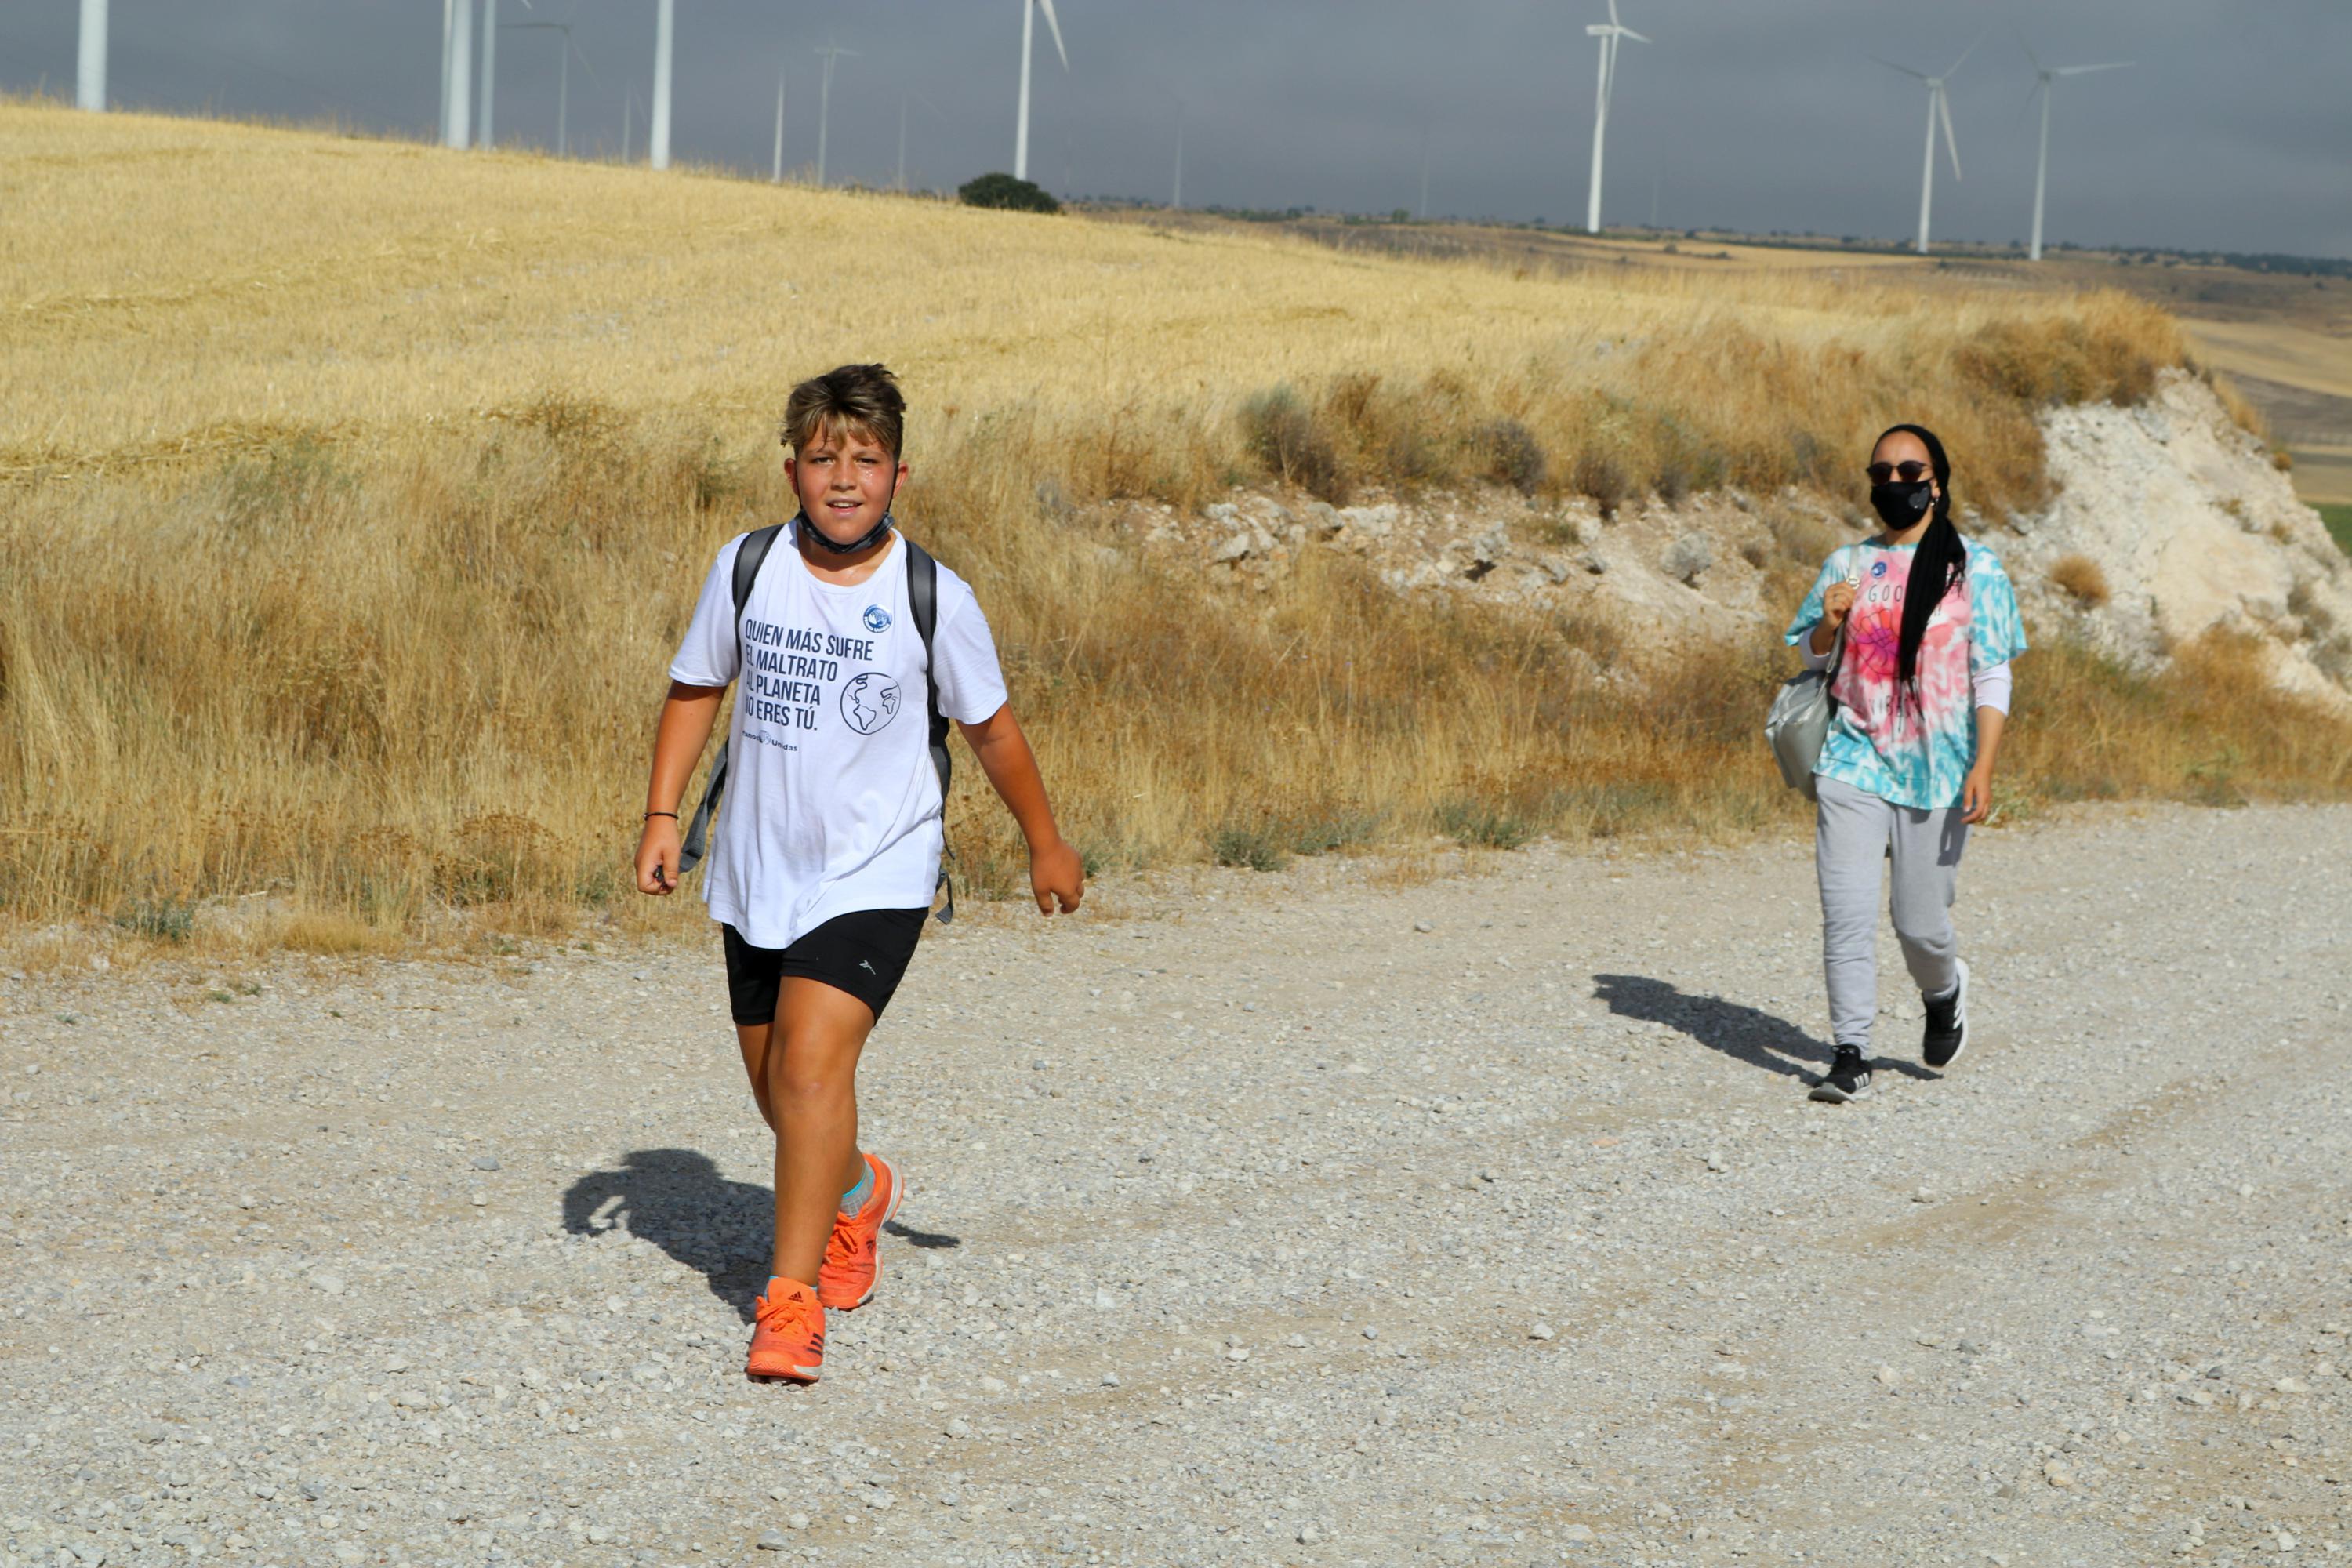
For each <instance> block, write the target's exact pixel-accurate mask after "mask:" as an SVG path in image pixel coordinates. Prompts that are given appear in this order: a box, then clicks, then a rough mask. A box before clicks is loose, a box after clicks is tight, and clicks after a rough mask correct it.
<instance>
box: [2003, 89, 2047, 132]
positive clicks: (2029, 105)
mask: <svg viewBox="0 0 2352 1568" xmlns="http://www.w3.org/2000/svg"><path fill="white" fill-rule="evenodd" d="M2049 90H2050V81H2049V79H2048V78H2046V77H2036V78H2034V79H2033V85H2032V87H2030V88H2027V89H2025V101H2024V102H2023V103H2021V104H2019V105H2018V106H2017V121H2016V123H2015V124H2012V125H2011V127H2010V129H2011V131H2015V130H2016V129H2017V127H2018V126H2019V125H2022V124H2024V123H2025V117H2026V116H2027V115H2029V114H2031V113H2032V112H2033V100H2035V99H2037V98H2039V97H2041V96H2042V94H2043V93H2045V92H2047V91H2049Z"/></svg>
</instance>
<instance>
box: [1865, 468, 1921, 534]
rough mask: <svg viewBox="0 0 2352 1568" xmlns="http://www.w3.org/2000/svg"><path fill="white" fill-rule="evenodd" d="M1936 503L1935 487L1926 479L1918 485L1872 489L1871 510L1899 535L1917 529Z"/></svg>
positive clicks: (1885, 486)
mask: <svg viewBox="0 0 2352 1568" xmlns="http://www.w3.org/2000/svg"><path fill="white" fill-rule="evenodd" d="M1935 503H1936V494H1935V487H1934V486H1933V485H1931V484H1929V483H1928V482H1927V480H1925V479H1921V480H1919V481H1918V482H1917V483H1916V484H1908V485H1873V486H1871V487H1870V507H1871V510H1873V511H1875V512H1876V513H1878V521H1881V522H1883V523H1885V525H1886V526H1887V527H1889V528H1891V529H1893V530H1894V531H1895V532H1897V533H1900V532H1902V531H1904V530H1905V529H1906V528H1915V527H1916V526H1917V525H1918V522H1919V520H1920V519H1921V518H1923V517H1926V516H1927V509H1928V508H1929V507H1931V506H1933V505H1935Z"/></svg>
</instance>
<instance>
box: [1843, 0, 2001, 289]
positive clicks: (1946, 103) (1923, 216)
mask: <svg viewBox="0 0 2352 1568" xmlns="http://www.w3.org/2000/svg"><path fill="white" fill-rule="evenodd" d="M1983 42H1984V35H1983V34H1982V33H1979V34H1978V35H1977V38H1976V43H1975V44H1970V45H1969V47H1967V48H1965V49H1962V50H1961V51H1960V58H1958V59H1956V60H1954V61H1953V62H1952V64H1951V68H1949V69H1948V70H1946V71H1945V72H1944V74H1943V75H1942V76H1929V75H1927V73H1926V72H1924V71H1915V70H1913V69H1912V68H1910V67H1909V66H1898V65H1896V64H1895V62H1894V61H1893V60H1887V59H1879V58H1878V57H1877V56H1876V55H1873V56H1871V57H1870V58H1872V59H1874V60H1878V63H1879V64H1880V65H1883V66H1885V67H1886V68H1887V69H1889V70H1898V71H1901V72H1902V73H1903V74H1904V75H1905V76H1907V77H1916V79H1919V80H1921V81H1924V82H1926V83H1927V165H1926V167H1925V168H1923V169H1921V170H1920V172H1919V254H1920V255H1922V256H1925V255H1927V213H1928V208H1929V206H1930V205H1931V204H1932V203H1933V201H1934V199H1935V195H1936V121H1938V120H1941V121H1943V122H1944V151H1945V152H1947V153H1950V154H1951V156H1952V178H1954V179H1956V180H1957V179H1958V178H1959V177H1960V144H1959V142H1958V141H1956V140H1955V139H1954V138H1953V136H1952V99H1951V95H1950V94H1949V93H1948V92H1946V91H1945V90H1944V84H1945V83H1946V82H1947V81H1949V80H1950V79H1952V76H1953V75H1954V73H1956V72H1957V71H1958V69H1959V68H1960V67H1961V66H1963V65H1965V64H1967V63H1968V58H1969V56H1970V55H1972V54H1975V53H1976V52H1977V44H1981V43H1983Z"/></svg>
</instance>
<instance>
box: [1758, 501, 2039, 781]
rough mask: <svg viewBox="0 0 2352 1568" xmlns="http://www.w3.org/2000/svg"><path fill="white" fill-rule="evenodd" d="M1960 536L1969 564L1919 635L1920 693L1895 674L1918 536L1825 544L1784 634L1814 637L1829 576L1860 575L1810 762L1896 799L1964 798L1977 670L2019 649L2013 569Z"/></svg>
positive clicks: (1973, 743) (1973, 740)
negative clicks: (1822, 731)
mask: <svg viewBox="0 0 2352 1568" xmlns="http://www.w3.org/2000/svg"><path fill="white" fill-rule="evenodd" d="M1914 549H1915V547H1914V546H1912V545H1908V544H1901V545H1884V544H1876V543H1862V544H1849V545H1845V546H1843V548H1840V549H1837V550H1833V551H1832V552H1830V558H1829V560H1828V561H1827V562H1826V563H1823V565H1822V574H1821V576H1820V577H1819V578H1818V579H1817V580H1816V581H1815V582H1814V584H1813V591H1812V592H1811V593H1810V594H1808V595H1805V603H1804V605H1803V607H1801V609H1799V610H1798V611H1797V618H1796V619H1795V620H1793V621H1791V622H1790V623H1789V632H1788V640H1789V642H1790V644H1791V645H1794V644H1796V643H1797V642H1799V641H1801V640H1802V639H1803V638H1806V637H1811V636H1812V634H1813V627H1814V626H1817V625H1819V624H1820V622H1821V618H1822V595H1824V594H1826V593H1828V592H1829V589H1830V584H1832V583H1842V582H1843V581H1845V579H1846V578H1848V577H1849V576H1851V577H1853V578H1854V579H1855V580H1856V583H1855V590H1854V600H1853V610H1852V611H1851V612H1849V613H1848V615H1847V616H1846V631H1845V651H1844V652H1843V653H1842V654H1840V655H1839V656H1838V671H1837V675H1836V678H1835V679H1833V680H1832V682H1831V685H1830V694H1831V695H1832V697H1834V698H1835V699H1836V700H1837V710H1836V713H1835V715H1834V716H1833V717H1832V719H1831V721H1830V732H1829V739H1828V740H1827V741H1826V742H1823V743H1822V760H1821V763H1820V765H1819V766H1817V767H1816V768H1814V770H1813V772H1814V773H1818V774H1821V775H1822V776H1823V777H1826V778H1833V779H1836V780H1838V781H1839V782H1840V783H1843V784H1852V785H1853V787H1854V788H1856V789H1861V790H1868V791H1869V792H1870V793H1871V794H1873V795H1877V796H1878V797H1879V798H1880V799H1882V800H1886V801H1891V802H1893V803H1894V804H1895V805H1907V806H1913V807H1916V808H1918V809H1921V810H1927V811H1940V810H1942V809H1943V808H1944V807H1946V806H1948V805H1956V804H1958V801H1959V798H1960V786H1961V784H1962V782H1963V781H1964V780H1965V779H1966V778H1967V777H1968V772H1969V768H1970V767H1971V766H1972V765H1973V764H1974V763H1975V762H1976V758H1977V709H1976V703H1975V701H1974V700H1973V693H1972V691H1971V683H1972V680H1973V679H1974V678H1975V677H1976V676H1978V675H1979V674H1981V673H1983V672H1984V671H1986V670H1988V669H1990V668H1993V667H1994V666H1995V665H2000V664H2006V663H2008V662H2009V661H2010V660H2011V659H2012V658H2016V657H2017V656H2018V655H2019V654H2021V653H2023V652H2024V651H2025V624H2024V622H2022V621H2021V620H2020V619H2019V618H2018V614H2017V593H2016V590H2015V589H2013V588H2012V587H2011V585H2010V581H2009V570H2008V568H2006V567H2004V566H2003V565H2002V564H2001V563H2000V556H1998V555H1995V554H1994V553H1993V552H1991V551H1990V550H1989V549H1987V548H1986V547H1985V546H1983V545H1981V544H1979V543H1977V542H1975V541H1974V540H1969V541H1968V552H1969V566H1968V574H1967V576H1966V577H1965V578H1963V579H1962V580H1961V582H1959V583H1958V584H1955V585H1954V586H1953V588H1952V591H1951V592H1950V593H1948V594H1947V595H1944V599H1943V603H1941V604H1940V605H1937V608H1936V614H1935V616H1934V618H1932V619H1931V620H1929V621H1928V623H1927V636H1926V637H1924V638H1923V639H1922V640H1921V642H1920V644H1919V680H1918V687H1917V690H1916V695H1915V694H1914V693H1913V692H1910V691H1906V690H1904V689H1902V688H1901V687H1900V685H1899V683H1898V682H1897V680H1896V679H1895V648H1896V645H1897V643H1898V642H1899V641H1900V639H1901V637H1902V632H1903V590H1904V587H1905V585H1906V584H1907V583H1908V581H1909V579H1910V576H1911V557H1912V554H1913V552H1914Z"/></svg>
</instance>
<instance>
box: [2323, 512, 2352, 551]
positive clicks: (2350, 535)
mask: <svg viewBox="0 0 2352 1568" xmlns="http://www.w3.org/2000/svg"><path fill="white" fill-rule="evenodd" d="M2319 515H2320V516H2321V517H2323V518H2325V519H2326V520H2327V531H2328V532H2330V533H2332V534H2334V535H2335V536H2336V543H2337V544H2338V545H2339V546H2341V547H2342V548H2343V551H2344V553H2345V554H2347V555H2352V502H2344V501H2326V502H2323V503H2321V505H2320V508H2319Z"/></svg>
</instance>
